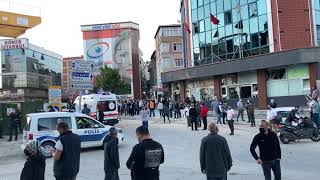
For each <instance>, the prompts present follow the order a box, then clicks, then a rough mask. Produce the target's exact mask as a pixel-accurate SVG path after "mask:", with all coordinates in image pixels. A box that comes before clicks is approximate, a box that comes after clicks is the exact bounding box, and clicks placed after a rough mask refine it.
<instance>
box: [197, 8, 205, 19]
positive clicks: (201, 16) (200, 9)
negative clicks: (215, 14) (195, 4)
mask: <svg viewBox="0 0 320 180" xmlns="http://www.w3.org/2000/svg"><path fill="white" fill-rule="evenodd" d="M203 18H204V10H203V6H202V7H199V8H198V20H201V19H203Z"/></svg>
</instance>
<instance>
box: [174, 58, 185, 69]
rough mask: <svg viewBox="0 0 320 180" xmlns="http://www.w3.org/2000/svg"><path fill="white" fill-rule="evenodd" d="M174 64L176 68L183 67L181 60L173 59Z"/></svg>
mask: <svg viewBox="0 0 320 180" xmlns="http://www.w3.org/2000/svg"><path fill="white" fill-rule="evenodd" d="M174 63H175V65H176V67H183V66H184V63H183V59H182V58H178V59H174Z"/></svg>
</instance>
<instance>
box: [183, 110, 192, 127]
mask: <svg viewBox="0 0 320 180" xmlns="http://www.w3.org/2000/svg"><path fill="white" fill-rule="evenodd" d="M189 109H190V105H187V106H186V107H185V108H184V114H185V115H186V117H187V124H188V127H190V126H191V119H190V115H189Z"/></svg>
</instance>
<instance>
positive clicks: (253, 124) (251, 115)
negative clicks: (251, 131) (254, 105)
mask: <svg viewBox="0 0 320 180" xmlns="http://www.w3.org/2000/svg"><path fill="white" fill-rule="evenodd" d="M248 118H249V121H250V123H251V126H252V127H253V126H256V121H255V119H254V113H253V112H248Z"/></svg>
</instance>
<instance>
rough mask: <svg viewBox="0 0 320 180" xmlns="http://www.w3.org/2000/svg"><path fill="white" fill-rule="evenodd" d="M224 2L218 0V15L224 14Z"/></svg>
mask: <svg viewBox="0 0 320 180" xmlns="http://www.w3.org/2000/svg"><path fill="white" fill-rule="evenodd" d="M223 1H224V0H217V1H216V2H217V13H222V12H223Z"/></svg>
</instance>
